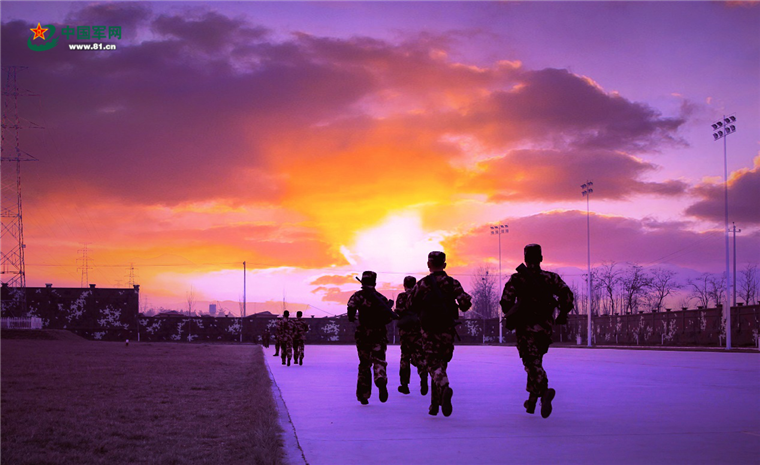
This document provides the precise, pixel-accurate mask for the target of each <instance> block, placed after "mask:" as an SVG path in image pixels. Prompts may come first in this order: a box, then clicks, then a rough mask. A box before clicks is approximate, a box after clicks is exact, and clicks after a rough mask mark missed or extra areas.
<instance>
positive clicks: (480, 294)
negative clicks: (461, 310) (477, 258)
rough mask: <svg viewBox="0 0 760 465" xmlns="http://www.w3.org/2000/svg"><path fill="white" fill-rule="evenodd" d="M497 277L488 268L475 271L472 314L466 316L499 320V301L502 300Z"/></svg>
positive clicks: (479, 268) (468, 313)
mask: <svg viewBox="0 0 760 465" xmlns="http://www.w3.org/2000/svg"><path fill="white" fill-rule="evenodd" d="M496 278H497V275H496V274H495V273H491V269H490V268H489V267H486V266H480V267H478V269H477V270H475V275H474V276H473V277H472V282H471V284H472V289H473V290H472V310H473V311H472V312H467V313H465V315H467V316H469V317H470V318H478V319H479V318H498V316H499V313H498V312H499V311H501V308H500V307H499V300H501V293H500V290H499V291H497V289H496V287H497V286H498V284H497V282H496Z"/></svg>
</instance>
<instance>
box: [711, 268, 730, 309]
mask: <svg viewBox="0 0 760 465" xmlns="http://www.w3.org/2000/svg"><path fill="white" fill-rule="evenodd" d="M708 289H709V292H708V295H709V296H710V299H711V300H712V301H713V302H715V306H716V307H717V306H718V305H721V304H723V303H724V302H725V301H726V274H725V273H723V274H722V275H720V276H715V275H712V276H710V280H709V286H708Z"/></svg>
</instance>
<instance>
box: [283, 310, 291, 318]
mask: <svg viewBox="0 0 760 465" xmlns="http://www.w3.org/2000/svg"><path fill="white" fill-rule="evenodd" d="M282 316H284V317H285V318H287V317H289V316H290V312H289V311H287V310H285V311H284V312H282Z"/></svg>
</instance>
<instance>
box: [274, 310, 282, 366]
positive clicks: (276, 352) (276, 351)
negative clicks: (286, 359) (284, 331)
mask: <svg viewBox="0 0 760 465" xmlns="http://www.w3.org/2000/svg"><path fill="white" fill-rule="evenodd" d="M280 322H281V320H280V319H279V318H278V319H277V320H276V322H275V325H274V357H279V356H280Z"/></svg>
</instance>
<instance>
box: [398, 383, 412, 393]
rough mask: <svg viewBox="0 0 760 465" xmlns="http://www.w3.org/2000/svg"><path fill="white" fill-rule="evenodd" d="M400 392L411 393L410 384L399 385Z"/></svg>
mask: <svg viewBox="0 0 760 465" xmlns="http://www.w3.org/2000/svg"><path fill="white" fill-rule="evenodd" d="M398 392H400V393H401V394H409V392H410V391H409V386H407V385H406V384H402V385H401V386H399V387H398Z"/></svg>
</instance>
